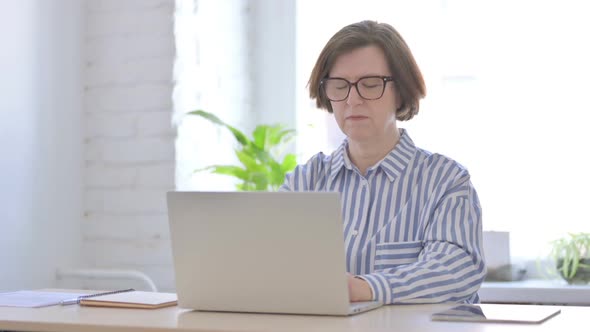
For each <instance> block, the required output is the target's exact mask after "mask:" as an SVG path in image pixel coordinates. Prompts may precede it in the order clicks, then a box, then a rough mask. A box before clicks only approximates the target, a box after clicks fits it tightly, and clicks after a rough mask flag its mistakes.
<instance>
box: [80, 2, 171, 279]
mask: <svg viewBox="0 0 590 332" xmlns="http://www.w3.org/2000/svg"><path fill="white" fill-rule="evenodd" d="M174 6H175V3H174V0H88V1H86V32H85V42H84V45H85V60H86V61H85V68H84V74H85V96H84V112H85V113H84V118H85V124H86V126H85V133H86V134H85V159H86V160H85V218H84V220H83V228H82V230H83V244H82V246H83V253H84V258H85V261H86V263H87V264H88V265H89V267H99V268H125V269H137V270H140V271H142V272H144V273H146V274H148V275H149V276H150V277H151V278H152V279H154V281H155V282H156V285H157V286H158V287H159V289H161V290H171V289H173V288H174V282H173V271H172V261H171V252H170V243H169V233H168V224H167V217H166V201H165V193H166V191H168V190H173V189H174V167H175V162H174V158H175V156H174V140H175V130H174V129H173V127H172V124H171V119H172V99H171V98H172V90H173V83H172V72H173V66H174V56H175V48H174V35H173V31H174V21H173V15H174Z"/></svg>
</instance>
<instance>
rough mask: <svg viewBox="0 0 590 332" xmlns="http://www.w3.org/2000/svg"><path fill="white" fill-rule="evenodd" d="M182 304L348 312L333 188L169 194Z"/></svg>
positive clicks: (355, 308) (366, 305)
mask: <svg viewBox="0 0 590 332" xmlns="http://www.w3.org/2000/svg"><path fill="white" fill-rule="evenodd" d="M167 200H168V217H169V225H170V235H171V241H172V256H173V262H174V271H175V280H176V292H177V294H178V304H179V306H181V307H185V308H192V309H196V310H209V311H234V312H259V313H288V314H315V315H350V314H355V313H359V312H362V311H366V310H369V309H374V308H377V307H379V306H380V305H381V303H379V302H376V301H372V302H363V303H355V304H353V305H352V306H351V304H350V303H349V298H348V283H347V276H346V263H345V256H344V239H343V224H342V218H341V217H340V211H341V205H340V197H339V194H338V193H333V192H332V193H330V192H169V193H168V195H167Z"/></svg>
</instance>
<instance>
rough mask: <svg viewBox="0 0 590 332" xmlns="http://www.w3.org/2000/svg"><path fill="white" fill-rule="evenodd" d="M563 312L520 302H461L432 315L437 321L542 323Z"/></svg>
mask: <svg viewBox="0 0 590 332" xmlns="http://www.w3.org/2000/svg"><path fill="white" fill-rule="evenodd" d="M560 312H561V310H560V309H558V308H553V307H550V306H539V305H520V304H461V305H457V306H454V307H452V308H450V309H447V310H445V311H441V312H437V313H435V314H433V315H432V316H431V319H432V320H437V321H461V322H489V323H518V324H540V323H543V322H544V321H546V320H548V319H549V318H551V317H553V316H556V315H558V314H559V313H560Z"/></svg>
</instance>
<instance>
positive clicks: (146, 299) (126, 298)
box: [80, 290, 177, 309]
mask: <svg viewBox="0 0 590 332" xmlns="http://www.w3.org/2000/svg"><path fill="white" fill-rule="evenodd" d="M176 303H177V297H176V294H175V293H156V292H142V291H134V290H126V291H117V292H110V293H109V294H104V295H96V296H89V297H83V298H80V305H82V306H91V307H110V308H136V309H157V308H164V307H170V306H174V305H176Z"/></svg>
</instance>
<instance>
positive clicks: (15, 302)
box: [0, 291, 87, 308]
mask: <svg viewBox="0 0 590 332" xmlns="http://www.w3.org/2000/svg"><path fill="white" fill-rule="evenodd" d="M82 295H87V293H59V292H39V291H17V292H9V293H0V307H22V308H40V307H47V306H50V305H57V304H60V303H61V301H66V300H71V299H75V298H77V297H78V296H82Z"/></svg>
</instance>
